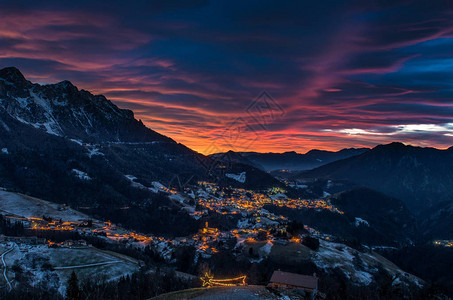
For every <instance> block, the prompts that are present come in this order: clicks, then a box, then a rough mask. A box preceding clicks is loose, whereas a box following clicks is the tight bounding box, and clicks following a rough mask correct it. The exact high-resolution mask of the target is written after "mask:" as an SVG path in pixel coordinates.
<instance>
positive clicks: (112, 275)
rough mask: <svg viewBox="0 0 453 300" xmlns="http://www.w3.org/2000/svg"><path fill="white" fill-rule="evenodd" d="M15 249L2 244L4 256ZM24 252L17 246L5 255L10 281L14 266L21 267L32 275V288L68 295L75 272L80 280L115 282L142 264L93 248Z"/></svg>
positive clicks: (44, 248) (28, 249)
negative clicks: (39, 287) (50, 289)
mask: <svg viewBox="0 0 453 300" xmlns="http://www.w3.org/2000/svg"><path fill="white" fill-rule="evenodd" d="M11 245H12V243H8V244H6V243H2V244H0V251H1V252H3V251H2V249H3V248H6V247H10V246H11ZM20 249H21V250H20ZM20 249H19V246H18V245H15V246H14V250H13V251H11V252H10V253H8V254H6V255H5V263H6V265H7V266H8V277H9V278H14V272H13V271H12V270H11V266H13V265H19V266H21V268H22V270H23V273H24V274H28V277H29V282H30V284H31V285H32V286H33V285H38V284H45V285H47V287H48V288H53V289H56V290H58V291H59V292H60V293H64V291H65V287H66V283H67V280H68V278H69V276H70V274H71V272H72V271H73V270H74V271H75V272H76V274H77V276H78V277H79V279H80V280H83V279H84V278H91V279H96V278H98V277H104V278H103V279H105V280H114V279H119V278H120V277H122V276H125V275H128V274H132V273H134V272H136V271H137V270H138V268H139V266H138V262H137V261H135V260H134V259H132V258H130V257H126V256H124V255H121V254H117V253H109V252H106V251H101V250H98V249H96V248H92V247H87V248H49V247H48V246H47V245H34V246H32V245H20ZM46 266H48V267H46Z"/></svg>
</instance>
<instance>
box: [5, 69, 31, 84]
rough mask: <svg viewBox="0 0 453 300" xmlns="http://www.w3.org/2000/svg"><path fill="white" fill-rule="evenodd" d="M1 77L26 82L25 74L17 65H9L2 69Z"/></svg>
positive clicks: (14, 81) (9, 80) (16, 81)
mask: <svg viewBox="0 0 453 300" xmlns="http://www.w3.org/2000/svg"><path fill="white" fill-rule="evenodd" d="M0 78H3V79H4V80H6V81H8V82H10V83H26V82H28V81H27V79H25V77H24V75H23V74H22V73H21V72H20V71H19V69H17V68H15V67H7V68H3V69H1V70H0Z"/></svg>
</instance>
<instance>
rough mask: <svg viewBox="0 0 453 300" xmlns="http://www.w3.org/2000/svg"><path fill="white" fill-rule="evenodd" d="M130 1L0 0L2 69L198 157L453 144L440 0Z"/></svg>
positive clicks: (450, 58) (448, 20)
mask: <svg viewBox="0 0 453 300" xmlns="http://www.w3.org/2000/svg"><path fill="white" fill-rule="evenodd" d="M130 2H132V3H130ZM130 2H128V1H115V0H108V1H93V0H90V1H70V2H66V1H36V0H34V1H21V0H16V1H1V2H0V67H7V66H16V67H18V68H19V69H20V70H21V71H22V72H23V73H24V75H25V76H26V77H27V78H28V79H29V80H31V81H33V82H38V83H55V82H58V81H62V80H65V79H67V80H70V81H72V82H73V83H74V84H75V85H77V86H78V87H79V89H85V90H89V91H91V92H93V93H102V94H104V95H106V96H107V98H109V99H111V100H112V101H113V102H114V103H116V104H117V105H118V106H120V107H122V108H129V109H132V110H133V111H134V112H135V114H136V117H137V118H140V119H141V120H142V121H143V122H144V123H145V124H146V125H148V126H149V127H150V128H152V129H154V130H156V131H158V132H160V133H163V134H165V135H168V136H170V137H172V138H173V139H175V140H176V141H178V142H181V143H184V144H186V145H187V146H189V147H191V148H193V149H195V150H197V151H200V152H203V153H211V152H216V151H224V150H228V149H233V150H241V151H243V150H253V151H260V152H264V151H273V152H281V151H292V150H294V151H297V152H305V151H307V150H309V149H312V148H318V149H327V150H335V149H341V148H345V147H360V146H374V145H376V144H379V143H387V142H391V141H402V142H405V143H409V144H414V145H421V146H434V147H440V148H446V147H449V146H452V145H453V7H448V6H447V3H449V1H430V2H431V3H430V2H428V1H425V2H417V1H407V2H403V1H400V2H398V1H345V2H341V1H264V0H260V1H219V0H215V1H214V0H212V1H202V0H199V1H196V0H188V1H173V0H164V1H151V0H150V1H130ZM435 3H437V4H435ZM263 91H265V92H266V93H267V94H266V93H265V94H263ZM268 95H269V96H270V97H271V98H269V97H268Z"/></svg>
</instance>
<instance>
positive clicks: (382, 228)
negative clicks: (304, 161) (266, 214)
mask: <svg viewBox="0 0 453 300" xmlns="http://www.w3.org/2000/svg"><path fill="white" fill-rule="evenodd" d="M329 200H330V201H331V203H332V204H333V205H334V206H335V207H337V208H338V209H339V210H340V211H342V212H344V214H338V213H334V212H329V211H326V210H319V211H316V210H297V209H290V208H286V207H276V206H270V205H269V206H266V207H265V208H266V209H268V210H270V211H272V212H274V213H277V214H281V215H283V216H286V217H288V218H290V219H293V220H297V221H299V222H302V223H304V224H307V225H308V226H310V227H313V228H316V229H318V230H320V231H321V232H324V233H328V234H333V235H335V236H337V237H341V238H344V239H346V240H357V241H359V243H363V244H367V245H391V246H399V245H404V244H407V243H408V242H409V241H410V240H413V238H414V237H415V234H416V232H417V226H416V225H417V223H416V220H415V217H414V216H413V214H412V213H411V212H410V211H409V210H408V209H407V207H406V205H405V204H404V203H403V202H402V201H401V200H398V199H395V198H392V197H388V196H386V195H384V194H382V193H379V192H377V191H374V190H372V189H368V188H363V187H356V188H352V189H349V190H347V191H344V192H340V193H337V194H334V195H332V196H330V197H329Z"/></svg>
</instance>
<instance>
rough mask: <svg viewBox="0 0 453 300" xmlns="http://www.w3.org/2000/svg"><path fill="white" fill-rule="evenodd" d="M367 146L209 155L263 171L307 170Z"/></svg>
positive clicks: (345, 156) (358, 152)
mask: <svg viewBox="0 0 453 300" xmlns="http://www.w3.org/2000/svg"><path fill="white" fill-rule="evenodd" d="M367 150H369V149H368V148H348V149H342V150H340V151H326V150H316V149H313V150H310V151H308V152H307V153H305V154H301V153H297V152H295V151H290V152H284V153H259V152H233V151H229V152H225V153H216V154H211V157H214V158H217V159H222V160H228V161H233V162H241V163H243V164H250V165H252V166H254V167H256V168H260V169H262V170H265V171H274V170H289V171H298V170H299V171H300V170H309V169H314V168H316V167H319V166H322V165H325V164H328V163H331V162H333V161H337V160H340V159H345V158H348V157H352V156H355V155H359V154H362V153H364V152H366V151H367Z"/></svg>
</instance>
